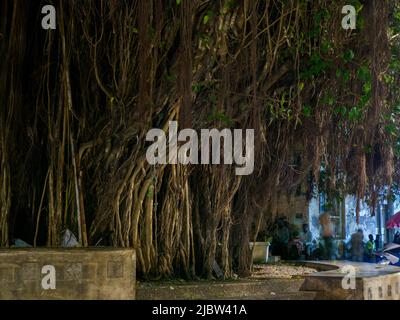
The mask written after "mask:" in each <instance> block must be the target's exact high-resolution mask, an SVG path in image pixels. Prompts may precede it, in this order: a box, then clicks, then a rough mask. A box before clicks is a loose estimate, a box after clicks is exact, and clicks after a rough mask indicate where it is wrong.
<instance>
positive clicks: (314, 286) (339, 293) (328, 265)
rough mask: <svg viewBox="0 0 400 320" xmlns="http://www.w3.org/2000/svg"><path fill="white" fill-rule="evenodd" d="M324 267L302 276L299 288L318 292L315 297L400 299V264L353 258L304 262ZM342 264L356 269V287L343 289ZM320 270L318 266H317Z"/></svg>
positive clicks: (308, 264) (344, 273)
mask: <svg viewBox="0 0 400 320" xmlns="http://www.w3.org/2000/svg"><path fill="white" fill-rule="evenodd" d="M304 264H305V265H307V266H310V267H313V268H319V267H320V268H323V269H325V270H326V271H322V272H316V273H314V274H311V275H308V276H306V277H305V281H304V284H303V285H302V287H301V290H302V291H312V292H317V295H316V299H321V300H324V299H329V300H331V299H337V300H400V268H399V267H395V266H384V265H378V264H373V263H362V262H352V261H321V262H319V261H317V262H305V263H304ZM344 266H352V267H354V270H355V279H354V280H355V284H356V286H355V289H344V288H343V286H342V281H343V279H344V276H346V275H347V273H346V272H343V271H341V269H342V268H343V267H344ZM319 270H320V269H319Z"/></svg>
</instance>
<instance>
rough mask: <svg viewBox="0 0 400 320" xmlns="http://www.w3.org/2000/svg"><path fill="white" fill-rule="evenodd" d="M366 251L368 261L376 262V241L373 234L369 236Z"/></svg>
mask: <svg viewBox="0 0 400 320" xmlns="http://www.w3.org/2000/svg"><path fill="white" fill-rule="evenodd" d="M365 251H366V255H367V259H368V261H369V262H375V241H374V236H373V235H372V234H370V235H369V236H368V242H367V244H366V245H365Z"/></svg>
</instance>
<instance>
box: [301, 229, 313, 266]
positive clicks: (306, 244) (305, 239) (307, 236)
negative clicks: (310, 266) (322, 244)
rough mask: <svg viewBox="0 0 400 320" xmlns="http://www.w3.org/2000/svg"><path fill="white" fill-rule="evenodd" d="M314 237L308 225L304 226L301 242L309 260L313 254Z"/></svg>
mask: <svg viewBox="0 0 400 320" xmlns="http://www.w3.org/2000/svg"><path fill="white" fill-rule="evenodd" d="M312 241H313V235H312V233H311V231H310V227H309V225H308V223H304V224H303V232H302V233H301V242H302V243H303V248H304V251H305V254H306V259H309V258H310V257H311V254H312V249H313V242H312Z"/></svg>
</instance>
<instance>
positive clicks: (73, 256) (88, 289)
mask: <svg viewBox="0 0 400 320" xmlns="http://www.w3.org/2000/svg"><path fill="white" fill-rule="evenodd" d="M44 266H54V271H55V286H56V287H55V289H51V288H50V289H49V288H46V289H45V288H43V285H42V281H43V279H44V277H45V276H46V275H47V273H46V272H44V271H45V270H43V267H44ZM135 291H136V260H135V253H134V251H133V250H125V249H109V248H93V249H91V248H88V249H80V248H79V249H9V250H5V249H1V250H0V299H1V300H39V299H40V300H53V299H62V300H101V299H110V300H112V299H124V300H125V299H126V300H128V299H135Z"/></svg>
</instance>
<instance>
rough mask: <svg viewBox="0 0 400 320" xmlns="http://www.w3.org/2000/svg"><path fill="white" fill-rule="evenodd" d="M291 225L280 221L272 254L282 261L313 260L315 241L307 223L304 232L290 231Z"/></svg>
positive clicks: (304, 225)
mask: <svg viewBox="0 0 400 320" xmlns="http://www.w3.org/2000/svg"><path fill="white" fill-rule="evenodd" d="M290 229H291V228H290V225H289V223H288V222H287V221H285V220H283V219H278V221H277V223H276V228H275V231H274V235H273V241H272V254H273V255H277V256H281V258H282V259H290V260H296V259H299V258H301V257H302V256H304V258H305V259H308V258H311V256H312V254H313V249H314V247H315V240H314V239H313V235H312V233H311V231H310V228H309V225H308V224H307V223H305V224H303V228H302V231H301V232H299V231H298V230H296V229H294V230H290Z"/></svg>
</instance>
